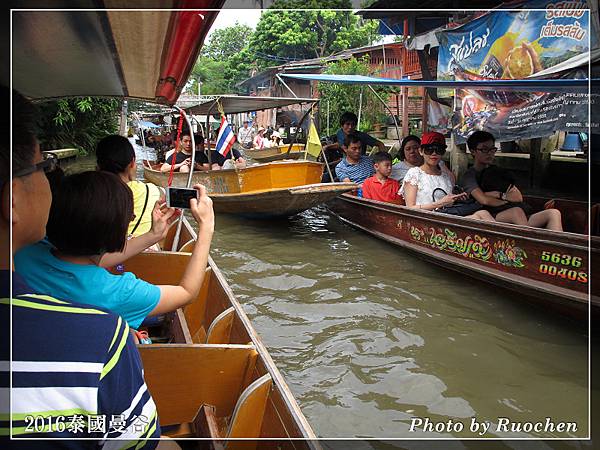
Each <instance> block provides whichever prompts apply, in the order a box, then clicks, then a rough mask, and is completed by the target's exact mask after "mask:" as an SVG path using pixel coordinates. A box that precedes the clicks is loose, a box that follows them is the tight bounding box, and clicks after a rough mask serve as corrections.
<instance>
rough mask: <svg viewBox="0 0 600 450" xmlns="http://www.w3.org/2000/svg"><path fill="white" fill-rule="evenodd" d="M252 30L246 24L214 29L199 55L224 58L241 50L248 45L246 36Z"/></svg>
mask: <svg viewBox="0 0 600 450" xmlns="http://www.w3.org/2000/svg"><path fill="white" fill-rule="evenodd" d="M252 32H253V30H252V28H251V27H249V26H248V25H240V24H239V23H237V22H236V23H235V25H233V26H231V27H227V28H221V29H218V30H215V31H214V32H213V33H212V34H211V35H210V39H209V40H208V42H207V43H206V45H205V46H204V47H203V48H202V52H201V56H204V57H207V58H210V59H213V60H226V59H228V58H231V57H232V56H234V55H237V54H238V53H239V52H241V51H242V50H243V49H244V47H246V46H247V45H248V37H249V36H250V35H251V34H252Z"/></svg>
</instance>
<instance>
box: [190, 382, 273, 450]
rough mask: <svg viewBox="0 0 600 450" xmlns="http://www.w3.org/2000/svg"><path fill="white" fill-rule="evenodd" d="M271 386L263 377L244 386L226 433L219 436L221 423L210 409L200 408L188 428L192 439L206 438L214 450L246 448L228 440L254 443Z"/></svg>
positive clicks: (203, 406)
mask: <svg viewBox="0 0 600 450" xmlns="http://www.w3.org/2000/svg"><path fill="white" fill-rule="evenodd" d="M272 386H273V379H272V378H271V375H269V374H265V375H263V376H262V377H260V378H258V379H257V380H255V381H254V382H253V383H252V384H250V386H248V387H247V388H246V389H245V390H244V392H242V394H241V395H240V398H239V399H238V401H237V403H236V405H235V410H234V412H233V415H232V416H231V419H230V420H229V421H228V422H229V423H228V425H227V429H226V432H225V433H223V431H222V430H223V428H222V423H223V422H222V421H221V420H220V419H219V418H218V417H217V415H216V408H215V407H214V406H212V405H206V404H204V405H202V406H201V407H200V409H199V410H198V413H197V414H196V417H194V420H193V422H192V426H191V427H190V429H191V431H193V433H194V435H195V436H196V437H210V438H211V439H213V441H212V444H213V447H214V448H215V449H223V448H225V449H232V448H237V447H239V446H240V444H241V445H242V446H243V447H244V448H247V446H248V445H249V444H250V443H248V442H239V441H233V440H228V439H231V438H234V439H255V438H258V437H260V431H261V427H262V423H263V419H264V415H265V410H266V406H267V399H268V398H269V393H270V391H271V388H272Z"/></svg>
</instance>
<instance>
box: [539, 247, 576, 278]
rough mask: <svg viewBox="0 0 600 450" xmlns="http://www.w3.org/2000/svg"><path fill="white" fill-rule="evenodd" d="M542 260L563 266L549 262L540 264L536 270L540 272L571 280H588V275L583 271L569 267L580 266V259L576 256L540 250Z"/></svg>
mask: <svg viewBox="0 0 600 450" xmlns="http://www.w3.org/2000/svg"><path fill="white" fill-rule="evenodd" d="M541 259H542V261H545V262H550V263H554V264H560V265H563V266H568V267H567V268H565V267H557V266H554V265H549V264H540V267H539V268H538V271H539V272H540V273H543V274H546V275H550V276H553V277H561V278H565V279H567V278H568V279H569V280H571V281H579V282H580V283H587V282H588V275H587V273H585V272H578V271H577V270H573V269H570V268H571V267H576V268H578V267H581V264H582V260H581V258H580V257H578V256H571V255H563V254H560V253H550V252H546V251H544V252H542V256H541Z"/></svg>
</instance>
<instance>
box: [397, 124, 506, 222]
mask: <svg viewBox="0 0 600 450" xmlns="http://www.w3.org/2000/svg"><path fill="white" fill-rule="evenodd" d="M419 153H420V155H421V156H422V157H423V164H422V165H420V166H418V167H413V168H411V169H409V171H408V172H407V173H406V175H405V176H404V181H403V183H402V187H401V188H400V192H399V193H400V194H401V195H402V196H403V197H404V201H405V202H406V206H408V207H409V208H418V209H425V210H428V211H436V212H443V213H446V214H453V215H460V216H464V217H469V218H473V219H480V220H490V221H493V220H494V218H493V217H492V216H491V215H490V213H489V212H487V211H486V210H484V209H482V206H481V205H479V204H477V203H473V202H471V203H469V204H468V205H469V206H467V204H465V205H460V206H463V207H459V204H460V202H465V201H467V200H468V199H469V194H467V193H465V192H461V193H453V187H454V183H455V179H454V175H453V174H452V173H451V172H449V171H446V170H443V169H442V168H441V167H440V161H441V160H442V156H443V155H444V154H445V153H446V139H445V138H444V136H443V135H442V134H441V133H436V132H429V133H424V134H423V136H422V137H421V148H420V149H419Z"/></svg>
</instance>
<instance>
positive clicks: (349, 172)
mask: <svg viewBox="0 0 600 450" xmlns="http://www.w3.org/2000/svg"><path fill="white" fill-rule="evenodd" d="M374 173H375V168H374V167H373V160H372V159H371V158H369V157H368V156H364V155H362V156H361V157H360V159H359V160H358V163H356V164H350V163H349V162H348V160H347V158H344V159H342V160H341V161H340V162H339V164H338V165H337V166H335V174H336V176H337V177H338V180H340V181H344V179H345V178H349V179H350V181H353V182H354V183H358V184H361V183H362V182H363V181H365V180H366V179H367V178H369V177H370V176H371V175H373V174H374Z"/></svg>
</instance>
